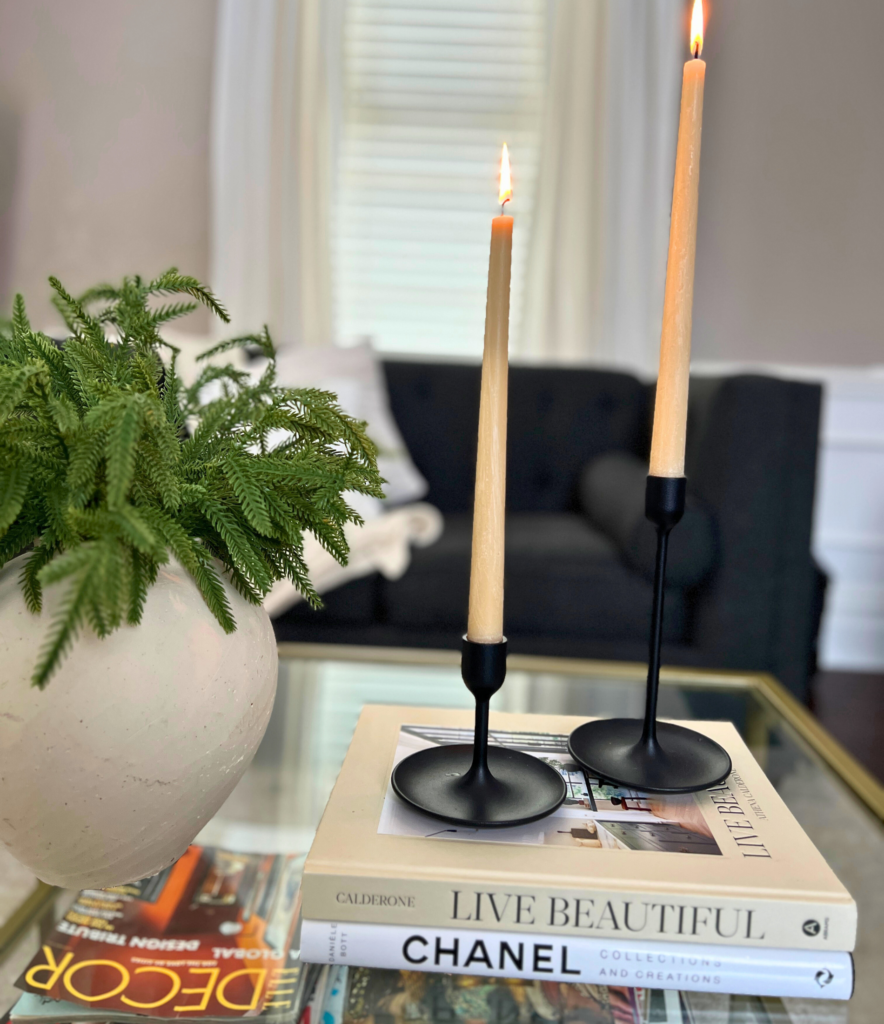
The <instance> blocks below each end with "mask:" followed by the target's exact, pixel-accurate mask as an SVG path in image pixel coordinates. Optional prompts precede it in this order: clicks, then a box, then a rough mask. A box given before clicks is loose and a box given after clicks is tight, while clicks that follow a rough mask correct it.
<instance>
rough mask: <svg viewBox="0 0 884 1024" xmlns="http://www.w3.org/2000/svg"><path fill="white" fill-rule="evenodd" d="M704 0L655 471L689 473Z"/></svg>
mask: <svg viewBox="0 0 884 1024" xmlns="http://www.w3.org/2000/svg"><path fill="white" fill-rule="evenodd" d="M702 48H703V4H702V0H694V11H693V16H692V18H691V50H692V53H693V57H692V59H691V60H689V61H688V62H687V64H685V66H684V77H683V79H682V88H681V115H680V117H679V122H678V149H677V151H676V156H675V182H674V185H673V188H672V219H671V223H670V227H669V259H668V261H667V264H666V292H665V295H664V298H663V331H662V334H661V337H660V373H659V375H658V377H657V398H656V402H655V405H654V433H653V437H652V440H651V466H650V473H651V476H669V477H675V476H684V452H685V435H686V429H687V417H688V375H689V373H690V364H691V317H692V313H693V304H694V262H695V258H696V251H697V197H698V192H699V186H700V136H701V133H702V129H703V86H704V84H705V81H706V64H705V62H704V61H702V60H700V51H701V50H702Z"/></svg>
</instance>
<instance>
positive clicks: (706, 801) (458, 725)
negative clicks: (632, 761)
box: [302, 706, 856, 952]
mask: <svg viewBox="0 0 884 1024" xmlns="http://www.w3.org/2000/svg"><path fill="white" fill-rule="evenodd" d="M581 721H583V719H579V718H574V717H570V716H563V715H518V714H508V713H492V716H491V736H490V740H491V743H497V744H501V745H506V746H512V747H515V748H517V749H520V750H525V751H529V752H530V753H533V754H534V755H535V756H538V757H541V758H543V759H545V760H547V761H548V762H549V763H551V764H553V765H554V767H556V768H557V769H558V770H559V771H561V772H562V774H563V777H564V778H565V781H566V783H567V785H568V791H569V792H568V797H567V799H566V800H565V803H564V804H563V805H562V807H561V808H560V809H559V810H558V811H557V812H555V813H554V814H552V815H550V816H549V817H548V818H545V819H542V820H541V821H538V822H534V823H532V824H530V825H525V826H520V827H518V828H507V829H483V830H478V829H465V828H462V827H458V826H455V825H449V826H446V824H445V823H444V822H441V821H438V820H436V819H433V818H429V817H426V816H424V815H422V814H420V813H419V812H417V811H415V810H413V809H412V808H410V807H408V806H406V805H405V804H404V803H403V802H402V801H400V800H399V799H398V798H397V797H396V796H395V794H394V793H393V791H392V788H391V787H390V782H389V780H390V772H391V770H392V768H393V766H394V764H395V763H397V762H398V761H399V760H400V759H401V758H403V757H405V756H407V755H408V754H410V753H412V752H413V751H415V750H419V749H424V748H426V747H428V746H430V745H432V744H435V743H450V742H469V741H470V739H471V725H472V721H471V714H470V712H469V711H455V710H440V709H431V708H415V707H381V706H368V707H366V708H365V709H364V710H363V712H362V715H361V716H360V719H359V722H358V724H357V727H356V731H355V733H354V735H353V739H352V742H351V744H350V748H349V751H348V753H347V756H346V758H345V760H344V764H343V767H342V769H341V772H340V775H339V776H338V780H337V783H336V784H335V787H334V790H333V792H332V795H331V798H330V799H329V802H328V805H327V807H326V810H325V813H324V815H323V817H322V821H321V822H320V825H319V828H318V830H317V833H316V837H315V839H314V842H313V845H312V847H311V850H310V853H309V855H308V857H307V861H306V864H305V866H304V877H303V882H302V898H303V903H302V917H303V918H304V919H305V920H311V921H316V922H337V923H343V922H352V923H374V924H385V925H411V926H420V927H423V928H437V929H439V928H448V929H451V928H455V929H459V930H464V929H474V930H477V931H489V930H490V931H506V932H511V933H514V934H524V935H526V936H530V935H532V934H534V935H547V936H569V937H570V936H573V937H577V936H587V937H595V938H603V939H615V938H619V939H630V940H639V939H640V940H656V941H660V942H668V943H693V944H700V945H723V946H754V947H759V948H764V947H768V948H771V949H779V950H788V949H792V950H801V949H804V950H824V951H829V952H833V951H834V952H849V951H850V950H852V949H853V947H854V942H855V939H856V905H855V903H854V901H853V899H852V898H851V897H850V894H849V893H848V892H847V890H846V889H845V888H844V886H843V885H841V883H840V882H839V881H838V879H837V878H836V876H835V874H834V872H833V871H832V870H831V868H829V866H828V865H827V864H826V862H825V860H824V859H823V857H822V856H821V855H820V853H819V852H818V851H817V850H816V848H815V847H814V845H813V843H811V841H810V839H809V838H808V837H807V836H806V835H805V833H804V831H803V830H802V829H801V827H800V825H799V824H798V822H797V821H796V820H795V818H794V817H793V816H792V814H791V813H790V811H789V810H788V808H787V807H786V805H785V804H784V803H783V801H782V800H781V799H780V797H779V796H778V795H777V793H776V791H775V790H774V788H773V786H772V785H771V784H770V782H769V781H768V779H767V778H766V776H765V775H764V772H763V771H762V770H761V768H760V767H759V765H758V764H757V762H756V761H755V759H754V758H753V757H752V755H751V753H750V752H749V749H748V748H747V747H746V745H745V743H744V742H743V740H742V739H741V738H740V736H739V734H738V733H737V731H736V729H734V727H733V726H732V725H731V724H730V723H726V722H691V723H690V726H691V728H693V729H698V730H700V731H701V732H703V733H704V734H706V735H707V736H709V737H711V738H712V739H714V740H716V741H717V742H718V743H720V744H721V745H722V746H723V747H724V748H725V749H726V750H727V751H728V753H729V754H730V755H731V758H732V760H733V772H732V773H731V775H730V776H729V777H728V779H727V780H726V781H725V782H724V783H722V784H721V785H720V786H717V787H714V788H713V789H711V790H707V791H705V792H702V793H695V794H688V795H684V796H677V797H670V796H661V795H646V794H642V793H637V792H634V791H631V790H621V789H617V788H615V787H612V786H609V785H605V784H604V783H602V782H600V781H599V780H597V779H591V778H587V777H586V776H585V775H584V774H583V772H582V771H581V769H580V768H579V766H577V765H576V764H574V763H573V762H572V761H571V758H570V756H569V755H568V753H567V737H568V735H569V734H570V733H571V731H572V730H573V729H574V727H575V726H576V725H578V724H579V723H580V722H581Z"/></svg>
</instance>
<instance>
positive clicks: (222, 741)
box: [0, 557, 277, 889]
mask: <svg viewBox="0 0 884 1024" xmlns="http://www.w3.org/2000/svg"><path fill="white" fill-rule="evenodd" d="M23 562H24V558H23V557H20V558H17V559H15V560H14V561H12V562H11V563H9V564H8V565H7V566H6V567H5V568H4V569H3V570H2V571H0V841H2V842H3V843H4V844H5V845H6V846H7V847H8V849H9V850H10V852H11V853H12V854H13V856H15V857H16V858H17V859H18V860H19V861H21V862H22V863H23V864H24V865H26V866H27V867H28V868H30V869H31V870H32V871H33V872H34V873H35V874H36V875H37V876H38V877H39V878H42V879H43V880H44V881H46V882H50V883H53V884H55V885H60V886H64V887H66V888H71V889H82V888H98V887H103V886H108V885H118V884H120V883H122V882H127V881H131V880H133V879H136V878H143V877H145V876H147V875H151V874H154V873H155V872H157V871H159V870H161V869H162V868H164V867H166V865H168V864H170V863H172V861H174V860H175V859H176V858H177V857H179V856H180V855H181V854H182V853H183V852H184V850H185V849H186V848H187V845H188V844H189V843H190V842H191V840H192V839H193V838H194V836H195V835H196V834H197V832H199V830H200V829H201V828H202V827H203V825H204V824H205V823H206V821H208V819H209V818H210V817H211V816H212V815H213V814H214V813H215V811H217V810H218V808H219V807H220V806H221V804H222V803H223V802H224V800H225V799H226V797H227V796H228V794H229V793H230V791H231V790H232V789H233V787H234V786H235V785H236V783H237V782H238V781H239V779H240V777H241V776H242V774H243V772H244V771H245V770H246V768H247V767H248V765H249V762H250V761H251V759H252V757H253V755H254V753H255V751H256V750H257V748H258V744H259V743H260V741H261V737H262V736H263V735H264V730H265V729H266V727H267V722H268V720H269V718H270V712H271V710H272V708H273V699H274V696H275V693H276V678H277V655H276V642H275V639H274V635H273V628H272V626H271V624H270V619H269V618H268V616H267V613H266V612H265V611H264V609H263V608H258V607H255V606H254V605H251V604H249V603H248V602H246V601H245V600H244V599H243V598H242V597H240V595H239V594H238V593H237V592H236V591H235V590H234V588H233V587H232V586H231V585H230V584H229V582H227V581H226V580H225V589H226V591H227V597H228V600H229V601H230V605H231V608H232V610H233V614H234V617H235V619H236V623H237V629H236V632H234V633H232V634H229V635H228V634H226V633H225V632H224V631H223V630H222V629H221V626H220V625H219V624H218V622H217V620H216V619H215V618H214V616H213V615H212V613H211V612H210V611H209V609H208V608H207V607H206V604H205V602H204V601H203V598H202V595H201V594H200V592H199V590H198V589H197V587H196V584H195V583H194V582H193V579H192V578H191V577H190V575H189V574H188V573H187V572H185V571H184V570H183V569H182V568H181V567H180V566H178V565H177V564H170V565H167V566H163V567H161V569H160V573H159V577H158V579H157V582H156V584H155V585H154V586H153V587H152V588H151V589H150V591H149V593H148V597H147V602H146V605H145V609H144V616H143V618H142V621H141V624H140V625H138V626H122V627H120V628H119V629H118V630H116V631H115V632H114V633H112V634H111V635H110V636H109V637H107V638H106V639H104V640H101V639H99V638H98V637H97V636H96V635H95V634H94V633H92V632H91V630H84V631H82V632H81V634H80V636H79V638H78V639H77V640H76V641H75V643H74V645H73V647H72V649H71V650H70V652H69V653H68V655H67V657H66V658H65V659H64V661H63V662H62V664H61V667H60V668H59V669H58V670H57V672H56V673H55V674H54V675H53V676H52V677H51V678H50V680H49V683H48V684H47V686H46V687H45V689H44V690H42V691H40V690H38V689H36V688H35V687H33V686H32V685H31V675H32V673H33V670H34V665H35V663H36V660H37V655H38V652H39V650H40V647H41V646H42V644H43V642H44V640H45V637H46V631H47V629H48V625H49V621H50V618H51V616H52V612H53V610H54V609H55V608H56V607H57V603H58V601H59V599H60V596H61V593H62V592H63V587H64V586H65V585H64V584H62V585H60V586H55V587H51V588H49V589H48V590H47V591H46V593H45V595H44V606H43V612H42V614H41V615H32V614H31V613H30V612H29V611H28V610H27V608H26V607H25V604H24V601H23V599H22V595H21V590H20V587H19V584H18V575H19V573H20V571H21V568H22V565H23Z"/></svg>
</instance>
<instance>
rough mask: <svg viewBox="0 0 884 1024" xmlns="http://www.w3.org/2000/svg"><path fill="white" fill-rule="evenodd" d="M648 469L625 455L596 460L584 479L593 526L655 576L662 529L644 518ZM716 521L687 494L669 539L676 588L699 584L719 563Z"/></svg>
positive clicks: (586, 508)
mask: <svg viewBox="0 0 884 1024" xmlns="http://www.w3.org/2000/svg"><path fill="white" fill-rule="evenodd" d="M647 478H648V466H647V463H646V462H645V461H644V460H643V459H639V458H637V457H636V456H634V455H629V454H627V453H626V452H612V453H610V454H608V455H601V456H599V458H597V459H593V460H592V462H590V463H589V464H588V465H587V466H586V468H585V469H584V470H583V473H582V475H581V478H580V498H581V505H582V507H583V511H584V512H585V513H586V514H587V516H588V517H589V520H590V522H591V523H592V525H593V526H595V527H596V528H598V529H599V530H601V531H602V532H603V533H604V534H605V536H607V537H609V538H610V539H611V540H612V541H613V543H614V544H615V545H616V547H617V550H618V551H619V552H620V555H621V556H622V557H623V559H624V561H625V562H626V564H627V565H629V566H631V567H632V568H633V569H635V570H637V571H638V572H640V573H642V574H643V575H644V576H645V578H646V579H648V580H652V579H653V578H654V562H655V560H656V555H657V530H656V528H655V527H654V525H653V523H651V522H650V521H649V520H648V519H646V518H645V483H646V481H647ZM717 557H718V552H717V536H716V527H715V518H714V516H713V514H712V512H711V511H710V509H709V508H708V507H707V506H706V505H705V503H704V502H703V501H702V500H701V499H699V498H697V497H696V496H695V495H693V494H691V493H690V489H689V490H688V496H687V501H686V503H685V513H684V517H683V518H682V520H681V522H680V523H679V524H678V526H677V527H676V528H675V529H674V530H673V531H672V533H671V534H670V538H669V551H668V554H667V562H666V569H667V571H666V578H667V580H668V582H669V583H670V584H672V585H673V586H676V587H696V586H699V584H700V583H702V582H703V581H704V580H705V579H706V578H707V577H708V576H709V575H710V573H711V572H712V570H713V569H714V568H715V565H716V562H717Z"/></svg>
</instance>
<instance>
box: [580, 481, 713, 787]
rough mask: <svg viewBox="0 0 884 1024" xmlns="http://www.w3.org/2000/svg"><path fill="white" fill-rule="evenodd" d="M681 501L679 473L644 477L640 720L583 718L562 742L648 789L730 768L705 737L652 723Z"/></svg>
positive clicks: (619, 779) (621, 780)
mask: <svg viewBox="0 0 884 1024" xmlns="http://www.w3.org/2000/svg"><path fill="white" fill-rule="evenodd" d="M684 499H685V478H684V477H662V476H649V477H648V483H647V489H646V491H645V515H646V516H647V517H648V519H650V520H651V522H652V523H654V525H655V526H656V527H657V559H656V563H655V566H654V603H653V606H652V611H651V638H650V645H649V654H648V688H647V698H646V702H645V717H644V720H642V719H637V718H635V719H634V718H609V719H605V720H598V721H595V722H586V723H585V724H584V725H581V726H578V728H576V729H575V730H574V732H572V733H571V737H570V739H569V741H568V748H569V750H570V751H571V756H572V757H573V758H574V759H575V760H576V761H578V762H579V763H580V764H581V765H583V767H584V768H585V769H586V770H587V772H589V773H591V774H592V775H595V776H596V777H598V778H600V779H603V780H605V781H607V782H613V783H616V784H617V785H619V786H626V787H628V788H629V789H639V790H643V791H645V792H648V793H693V792H696V791H697V790H700V789H708V787H709V786H714V785H716V784H717V783H719V782H722V781H723V780H724V779H726V778H727V776H728V775H729V774H730V770H731V759H730V757H729V756H728V753H727V751H726V750H724V749H723V748H722V747H721V746H720V745H719V744H718V743H716V742H715V741H714V740H711V739H709V737H708V736H704V735H702V733H699V732H694V730H693V729H685V728H684V727H683V726H680V725H672V724H670V723H668V722H658V721H657V695H658V693H659V690H660V643H661V640H662V637H663V594H664V586H665V582H666V550H667V546H668V543H669V534H670V532H671V530H672V528H673V527H674V526H675V525H676V524H677V523H678V522H679V521H680V520H681V517H682V516H683V515H684Z"/></svg>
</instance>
